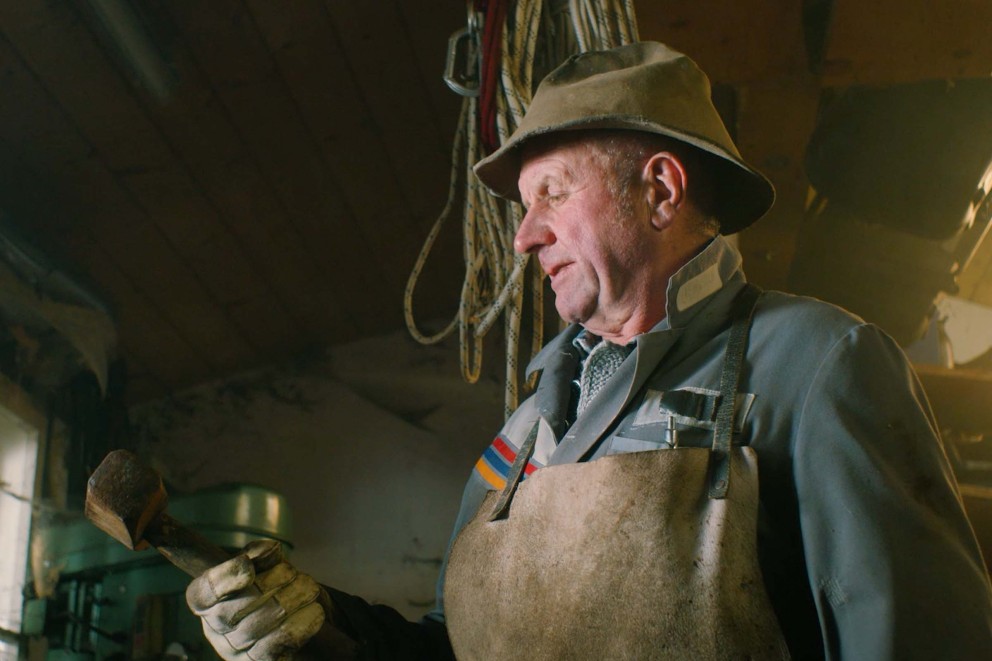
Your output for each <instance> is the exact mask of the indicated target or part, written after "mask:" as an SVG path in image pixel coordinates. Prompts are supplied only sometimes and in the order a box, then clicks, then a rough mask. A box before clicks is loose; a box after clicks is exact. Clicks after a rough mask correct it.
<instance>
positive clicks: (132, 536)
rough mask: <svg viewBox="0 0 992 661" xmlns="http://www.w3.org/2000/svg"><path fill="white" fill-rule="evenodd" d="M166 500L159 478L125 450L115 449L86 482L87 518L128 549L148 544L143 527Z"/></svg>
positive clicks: (140, 547)
mask: <svg viewBox="0 0 992 661" xmlns="http://www.w3.org/2000/svg"><path fill="white" fill-rule="evenodd" d="M167 504H168V495H167V494H166V493H165V486H163V484H162V478H161V477H160V476H159V474H158V473H156V472H155V471H154V470H152V469H151V468H150V467H149V466H146V465H145V464H144V463H142V462H141V461H140V460H139V459H138V457H137V456H135V455H134V454H133V453H131V452H128V451H127V450H114V451H113V452H111V453H110V454H108V455H107V456H106V457H105V458H104V460H103V461H102V462H101V463H100V465H99V466H97V469H96V470H95V471H93V475H91V476H90V479H89V482H88V483H87V485H86V508H85V512H86V518H88V519H89V520H90V521H92V522H93V523H94V524H95V525H96V527H97V528H99V529H100V530H103V531H104V532H105V533H107V534H108V535H110V536H111V537H113V538H114V539H116V540H118V541H119V542H120V543H121V544H123V545H124V546H126V547H128V548H129V549H135V550H140V549H143V548H147V547H148V543H147V542H145V541H144V534H145V530H146V529H147V528H148V525H149V524H150V523H152V522H153V521H155V520H156V519H157V518H158V517H159V515H160V514H162V512H163V511H165V506H166V505H167Z"/></svg>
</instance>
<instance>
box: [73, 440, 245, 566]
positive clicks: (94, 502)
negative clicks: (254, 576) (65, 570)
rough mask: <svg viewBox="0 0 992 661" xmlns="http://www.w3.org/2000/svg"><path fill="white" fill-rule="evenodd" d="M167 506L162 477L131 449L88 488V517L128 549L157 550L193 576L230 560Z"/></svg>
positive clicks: (111, 458)
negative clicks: (170, 511)
mask: <svg viewBox="0 0 992 661" xmlns="http://www.w3.org/2000/svg"><path fill="white" fill-rule="evenodd" d="M168 502H169V496H168V494H166V492H165V486H164V485H163V484H162V478H161V477H160V476H159V474H158V473H156V472H155V471H154V470H153V469H152V468H151V467H149V466H147V465H145V464H144V463H142V462H141V460H140V459H138V457H137V456H135V455H134V454H133V453H131V452H128V451H127V450H114V451H113V452H111V453H110V454H108V455H107V456H106V457H105V458H104V460H103V461H102V462H101V463H100V465H99V466H97V468H96V470H95V471H93V475H91V476H90V479H89V482H88V483H87V484H86V508H85V513H86V518H88V519H89V520H90V521H92V522H93V523H94V524H95V525H96V527H97V528H99V529H100V530H102V531H104V532H105V533H107V534H108V535H110V536H111V537H113V538H114V539H116V540H117V541H119V542H120V543H121V544H123V545H124V546H126V547H128V548H129V549H132V550H135V551H140V550H142V549H146V548H148V547H149V546H153V547H155V549H157V550H158V552H159V553H161V554H162V555H164V556H165V557H166V558H167V559H168V560H169V562H171V563H172V564H174V565H175V566H176V567H178V568H179V569H181V570H183V571H184V572H186V573H187V574H189V575H190V576H193V577H196V576H199V575H200V574H202V573H203V572H205V571H206V570H207V569H209V568H210V567H213V566H214V565H218V564H220V563H222V562H224V561H225V560H229V559H230V557H231V556H230V554H229V553H227V552H226V551H224V550H223V549H221V548H220V547H219V546H217V545H215V544H213V543H212V542H210V541H208V540H207V539H206V538H204V537H203V536H202V535H200V534H198V533H196V532H194V531H192V530H190V529H189V528H187V527H185V526H184V525H182V524H181V523H179V522H178V521H176V520H175V519H173V518H172V517H171V516H169V515H168V514H167V513H166V511H165V508H166V505H168Z"/></svg>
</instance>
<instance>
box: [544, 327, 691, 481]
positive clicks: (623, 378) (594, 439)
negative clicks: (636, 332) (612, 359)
mask: <svg viewBox="0 0 992 661" xmlns="http://www.w3.org/2000/svg"><path fill="white" fill-rule="evenodd" d="M681 335H682V330H681V329H678V330H664V331H657V332H655V333H651V334H650V335H645V336H643V337H642V338H641V339H639V340H638V342H637V349H636V350H635V351H634V352H633V353H632V354H631V355H630V356H629V357H628V358H627V360H625V361H624V362H623V364H622V365H620V368H619V369H618V370H617V372H616V374H614V375H613V377H612V378H611V379H610V384H609V385H608V386H607V387H606V389H605V390H604V391H603V392H601V393H600V394H599V395H598V396H597V397H596V398H595V399H594V400H593V401H592V402H591V403H590V404H589V408H588V409H587V410H586V411H585V412H584V413H583V415H582V416H581V417H580V418H579V419H578V420H576V422H575V424H574V425H572V427H571V429H569V430H568V433H566V434H565V437H564V438H563V439H562V441H561V443H560V444H559V445H558V449H557V450H555V452H554V453H553V454H552V455H551V457H550V458H549V460H548V465H554V464H569V463H574V462H576V461H579V460H581V459H582V457H583V456H585V454H586V453H587V452H589V450H591V449H592V448H593V447H594V446H595V445H596V444H597V443H598V442H599V440H600V439H601V438H602V437H603V435H604V434H605V433H606V432H607V430H608V429H609V428H610V426H611V425H612V424H613V422H614V421H615V420H616V419H617V417H619V415H620V414H621V413H622V412H623V410H624V409H625V408H627V405H628V404H630V402H631V400H632V399H633V398H634V396H635V395H636V394H637V393H638V392H639V391H640V389H641V386H643V385H644V383H645V382H646V381H647V379H648V377H649V376H651V374H652V373H653V372H654V370H655V368H656V367H657V366H658V364H659V363H660V362H661V360H662V359H663V358H664V357H665V355H666V354H667V353H668V351H669V350H670V349H671V348H672V346H674V344H675V342H676V340H678V338H679V337H681ZM625 384H626V387H624V386H625Z"/></svg>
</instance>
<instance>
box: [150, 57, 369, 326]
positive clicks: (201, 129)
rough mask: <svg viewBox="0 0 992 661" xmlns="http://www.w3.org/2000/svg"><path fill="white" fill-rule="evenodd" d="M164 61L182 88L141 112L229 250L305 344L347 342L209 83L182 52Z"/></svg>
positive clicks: (331, 300) (301, 247)
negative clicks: (202, 200)
mask: <svg viewBox="0 0 992 661" xmlns="http://www.w3.org/2000/svg"><path fill="white" fill-rule="evenodd" d="M171 55H172V59H173V64H174V66H175V67H176V68H177V69H178V70H179V71H180V72H181V73H180V76H181V78H182V81H183V83H182V85H181V86H180V87H179V88H178V89H176V90H175V96H174V98H173V99H172V100H171V102H170V103H168V104H164V105H151V104H150V105H149V106H148V107H147V111H148V113H149V115H150V116H151V117H152V121H153V122H155V123H156V124H157V125H158V126H159V129H160V130H161V131H162V133H163V135H164V136H167V138H166V139H167V140H169V141H170V142H171V143H172V144H173V145H174V148H175V151H176V152H177V154H179V157H180V158H181V159H182V160H183V161H184V162H185V163H186V164H187V167H188V168H189V170H190V171H191V173H192V174H193V176H194V177H195V179H196V181H197V182H198V184H199V185H200V186H201V187H202V189H203V195H204V196H205V197H206V198H207V199H209V200H210V202H211V204H212V205H213V206H214V207H215V208H216V209H217V213H218V218H219V220H220V223H221V224H222V225H223V226H224V227H225V228H226V229H227V230H228V231H229V232H230V234H231V240H232V242H235V243H237V244H239V246H240V247H241V249H242V250H243V251H244V253H245V255H246V256H247V260H248V262H249V263H251V265H252V268H253V269H254V270H256V271H257V272H259V273H262V274H264V278H265V280H266V282H268V283H269V284H270V286H271V287H272V289H273V291H274V292H276V295H277V296H278V298H279V300H280V301H282V302H283V304H284V306H285V308H286V309H287V311H288V312H289V313H290V315H291V317H292V318H293V319H294V320H295V322H296V323H297V324H298V325H299V326H300V329H301V332H302V334H303V336H304V337H303V339H304V341H306V342H310V341H312V338H313V337H316V336H317V335H318V334H319V335H330V336H333V337H337V338H340V339H342V340H345V339H354V337H356V335H355V328H354V326H353V325H352V324H351V323H350V322H349V320H348V318H347V317H346V316H345V315H344V314H343V313H342V311H341V308H340V306H339V305H338V301H337V298H338V297H337V292H336V291H335V290H334V288H333V284H332V283H328V282H327V278H326V276H324V275H323V269H322V267H321V266H319V265H318V264H317V262H316V261H315V259H314V255H313V253H312V252H310V251H309V250H307V249H306V248H305V245H306V240H305V237H303V236H302V235H301V234H300V233H299V232H298V231H297V229H296V227H295V226H294V225H293V223H292V222H290V220H289V218H288V216H287V212H286V210H285V209H284V208H283V207H282V206H281V204H280V202H279V200H278V199H277V197H276V195H275V192H274V191H273V190H272V187H271V185H270V184H269V182H268V181H267V180H266V179H265V177H264V175H263V174H262V172H261V170H260V169H259V166H258V164H257V162H255V160H254V159H253V158H252V157H251V155H250V154H249V153H248V150H247V147H246V145H245V142H244V140H243V139H242V138H241V136H240V135H239V134H238V132H237V130H236V129H235V127H234V126H233V124H232V121H231V120H230V118H229V117H228V116H227V114H226V110H225V108H224V106H223V104H222V103H221V102H220V101H219V99H217V98H216V96H214V94H213V93H212V91H211V90H210V89H209V82H208V81H206V80H205V79H204V78H203V76H202V74H201V73H200V71H199V70H198V69H197V67H196V65H195V63H194V62H193V61H192V60H191V59H190V57H189V54H188V53H187V52H186V51H185V50H183V49H179V48H177V49H174V50H173V51H172V53H171ZM316 290H319V292H320V294H321V298H319V299H315V298H314V291H316ZM275 313H276V312H275V311H270V313H269V314H275Z"/></svg>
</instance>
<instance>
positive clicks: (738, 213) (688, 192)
mask: <svg viewBox="0 0 992 661" xmlns="http://www.w3.org/2000/svg"><path fill="white" fill-rule="evenodd" d="M476 172H477V174H478V176H479V177H480V178H481V179H482V181H483V182H485V183H486V184H487V185H488V186H489V187H490V188H491V189H493V191H494V192H496V193H497V194H499V195H502V196H505V197H507V198H509V199H513V200H518V201H522V202H523V204H524V205H525V206H526V207H527V214H526V216H525V217H524V219H523V222H522V223H521V225H520V228H519V230H518V232H517V235H516V239H515V243H514V245H515V248H516V249H517V250H518V251H521V252H528V253H531V254H533V255H534V256H535V257H536V258H537V259H539V260H540V263H541V267H542V268H543V269H544V271H545V272H546V273H547V274H548V277H549V278H550V281H551V286H552V288H553V289H554V291H555V295H556V296H555V304H556V306H557V308H558V311H559V313H560V314H561V316H562V317H563V318H564V319H565V320H567V321H569V322H571V324H572V325H571V326H570V327H569V328H567V329H566V330H565V331H564V332H563V333H562V334H561V335H559V336H558V337H557V338H555V339H554V340H552V341H551V343H549V345H548V346H547V347H545V349H544V350H543V351H542V352H541V354H540V355H538V356H537V357H536V358H535V360H534V361H533V363H532V364H531V366H530V368H529V369H530V370H531V371H534V370H541V371H542V375H541V380H540V384H539V386H538V389H537V392H536V393H535V394H534V395H533V396H532V397H531V398H530V399H528V400H527V401H526V402H524V403H523V404H522V405H521V406H520V408H519V409H518V410H517V411H516V412H515V413H514V414H513V416H511V418H510V420H509V421H508V422H507V424H506V426H505V427H504V429H503V430H502V431H501V433H500V434H499V436H498V437H497V438H496V440H495V441H494V443H493V445H492V446H491V447H490V448H489V449H488V450H487V451H486V452H485V454H484V455H483V457H482V458H481V459H480V460H479V462H478V463H477V464H476V467H475V470H474V471H473V472H472V475H471V477H470V479H469V483H468V485H467V486H466V489H465V493H464V497H463V502H462V507H461V511H460V514H459V518H458V522H457V524H456V529H455V534H454V535H453V537H452V540H453V543H452V545H451V548H449V552H448V556H447V558H446V566H445V571H444V572H443V573H442V577H441V580H440V581H439V593H438V606H437V609H436V610H435V611H434V612H432V613H431V614H430V615H428V616H427V617H426V618H425V619H424V620H423V621H422V622H420V623H417V624H414V623H409V622H406V621H404V620H402V618H400V617H399V616H398V615H397V614H396V613H395V611H392V610H390V609H388V608H386V607H382V606H369V605H368V604H366V603H365V602H364V601H362V600H361V599H358V598H357V597H352V596H350V595H346V594H343V593H341V592H338V591H335V590H331V589H323V588H320V587H319V586H318V585H317V584H316V583H315V582H314V581H313V579H311V578H309V577H307V576H304V575H302V574H300V573H299V572H297V571H295V570H294V569H293V568H292V567H291V566H290V565H288V564H286V563H285V562H284V561H282V560H281V558H280V557H279V555H278V549H276V548H274V547H273V546H271V545H266V544H256V545H254V546H252V547H250V548H249V549H247V551H246V553H245V554H243V555H241V556H239V557H238V558H236V559H234V560H233V561H231V562H230V563H226V564H224V565H220V566H218V567H216V568H214V569H212V570H210V571H209V572H207V574H205V575H204V576H203V577H201V578H200V579H197V580H195V581H194V582H193V583H192V584H191V585H190V588H189V590H188V592H187V597H188V601H189V603H190V606H191V608H193V610H194V611H195V612H197V613H198V614H200V615H201V616H202V617H203V621H204V631H205V633H206V635H207V637H208V639H209V640H210V641H211V643H212V644H213V645H214V646H215V647H216V648H217V650H218V652H219V653H220V654H221V655H222V656H223V657H224V658H226V659H235V658H245V657H247V658H252V659H269V658H279V657H280V656H281V655H291V654H299V655H300V656H307V655H310V656H314V657H317V658H350V657H356V658H424V659H436V658H450V656H451V655H452V651H451V647H449V643H448V640H449V635H450V641H451V645H452V646H453V648H454V653H455V655H457V657H458V658H460V659H461V658H465V659H472V658H477V659H494V658H544V659H566V658H567V659H572V658H588V659H599V658H673V659H680V658H745V657H747V658H787V657H789V656H792V657H794V658H824V657H828V658H833V659H836V658H843V659H908V658H920V659H938V658H939V659H979V658H992V596H990V588H989V579H988V575H987V573H986V571H985V569H984V565H983V563H982V558H981V554H980V552H979V550H978V547H977V544H976V542H975V539H974V535H973V533H972V531H971V529H970V526H969V523H968V521H967V519H966V517H965V515H964V513H963V511H962V508H961V503H960V498H959V496H958V494H957V490H956V486H955V484H954V479H953V476H952V474H951V471H950V469H949V467H948V464H947V461H946V458H945V455H944V453H943V450H942V448H941V444H940V440H939V438H938V433H937V431H936V426H935V423H934V420H933V417H932V415H931V413H930V411H929V408H928V405H927V403H926V399H925V397H924V394H923V392H922V390H921V388H920V385H919V383H918V381H917V380H916V378H915V376H914V374H913V372H912V370H911V369H910V367H909V366H908V364H907V363H906V360H905V358H904V357H903V355H902V353H901V351H900V350H899V348H898V347H897V346H896V345H895V344H894V343H893V341H892V340H891V339H889V338H888V337H887V336H886V335H885V334H884V333H882V332H881V331H880V330H879V329H877V328H875V327H873V326H871V325H868V324H865V323H863V322H862V321H861V320H859V319H857V318H855V317H853V316H851V315H849V314H847V313H846V312H844V311H842V310H840V309H838V308H835V307H833V306H830V305H827V304H824V303H821V302H819V301H815V300H812V299H806V298H800V297H793V296H789V295H786V294H782V293H777V292H764V293H761V292H759V291H758V290H757V289H756V288H755V287H753V286H751V285H749V284H747V283H746V281H745V278H744V274H743V272H742V271H741V258H740V255H739V254H738V253H737V251H736V250H735V249H734V248H733V247H732V245H731V244H730V243H728V242H727V241H726V240H724V238H723V237H722V235H725V234H731V233H733V232H736V231H738V230H740V229H743V228H744V227H746V226H748V225H749V224H750V223H752V222H753V221H755V220H756V219H757V218H759V217H760V216H761V215H763V214H764V213H765V211H767V209H768V207H769V206H770V205H771V202H772V198H773V191H772V188H771V185H770V184H769V183H768V182H767V180H766V179H765V178H764V177H763V176H762V175H761V174H760V173H758V172H757V171H756V170H755V169H753V168H752V167H751V166H749V165H748V164H747V163H745V162H744V161H743V160H742V159H741V157H740V155H739V154H738V152H737V149H736V148H735V146H734V144H733V142H732V141H731V139H730V137H729V135H728V134H727V132H726V130H725V128H724V126H723V124H722V122H721V121H720V119H719V117H718V115H717V113H716V111H715V109H714V108H713V105H712V103H711V101H710V98H709V84H708V81H707V80H706V78H705V76H704V75H703V74H702V72H701V71H700V70H699V69H698V68H697V67H696V65H695V64H694V63H693V62H692V61H691V60H690V59H688V58H687V57H685V56H684V55H682V54H680V53H676V52H674V51H672V50H670V49H668V48H667V47H665V46H662V45H660V44H651V43H643V44H635V45H632V46H627V47H623V48H619V49H616V50H613V51H607V52H599V53H586V54H582V55H577V56H574V57H572V58H570V59H569V60H568V61H567V62H566V63H565V64H563V65H562V66H561V67H559V68H558V69H557V70H556V71H554V72H553V73H551V74H550V75H549V76H548V77H547V78H546V79H545V80H544V81H543V82H542V84H541V86H540V88H539V89H538V92H537V94H536V95H535V98H534V101H533V104H532V106H531V108H530V110H529V111H528V113H527V116H526V117H525V118H524V120H523V122H522V124H521V126H520V127H519V128H518V129H517V131H516V132H515V133H514V135H513V136H512V137H511V138H510V140H509V141H508V142H507V143H506V144H505V145H504V146H503V147H502V148H500V149H499V150H498V151H497V152H495V153H494V154H492V155H491V156H489V157H488V158H486V159H484V160H483V161H481V162H480V163H479V164H478V165H477V167H476ZM759 466H760V471H761V472H760V481H759V479H758V467H759ZM525 478H526V479H525ZM301 648H303V649H302V650H301Z"/></svg>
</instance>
